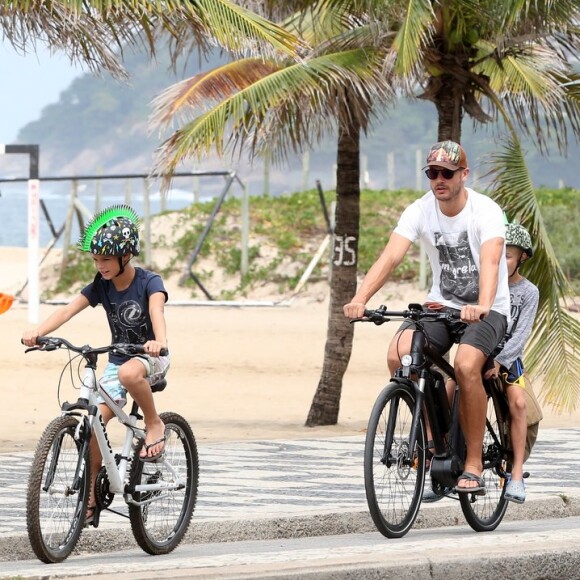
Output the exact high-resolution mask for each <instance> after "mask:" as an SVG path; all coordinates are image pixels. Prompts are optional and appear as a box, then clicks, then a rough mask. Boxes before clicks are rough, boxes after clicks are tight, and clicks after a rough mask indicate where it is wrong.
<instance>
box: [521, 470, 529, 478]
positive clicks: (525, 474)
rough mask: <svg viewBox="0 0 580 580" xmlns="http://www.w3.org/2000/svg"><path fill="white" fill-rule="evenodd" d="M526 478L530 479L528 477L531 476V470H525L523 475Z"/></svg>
mask: <svg viewBox="0 0 580 580" xmlns="http://www.w3.org/2000/svg"><path fill="white" fill-rule="evenodd" d="M522 477H523V478H524V479H528V477H530V472H529V471H524V474H523V476H522Z"/></svg>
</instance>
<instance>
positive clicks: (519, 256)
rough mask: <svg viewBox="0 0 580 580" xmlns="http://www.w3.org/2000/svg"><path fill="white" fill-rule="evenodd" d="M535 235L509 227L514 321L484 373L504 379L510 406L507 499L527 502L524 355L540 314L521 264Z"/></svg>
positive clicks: (534, 290)
mask: <svg viewBox="0 0 580 580" xmlns="http://www.w3.org/2000/svg"><path fill="white" fill-rule="evenodd" d="M532 253H533V252H532V238H531V236H530V234H529V233H528V231H527V230H526V229H525V228H524V227H523V226H521V225H519V224H508V225H507V228H506V260H507V266H508V275H509V278H508V282H509V289H510V303H511V322H510V324H509V326H508V330H507V333H506V335H505V338H504V341H503V342H502V344H500V346H499V348H500V349H501V350H500V352H499V354H497V355H496V356H495V359H494V365H493V367H492V368H490V369H489V370H487V371H486V372H485V374H484V376H485V378H486V379H489V378H494V377H499V378H500V379H501V380H502V383H503V385H504V389H505V391H506V395H507V398H508V401H509V408H510V435H511V442H512V448H513V454H514V457H513V465H512V471H511V479H510V481H509V483H508V485H507V487H506V491H505V496H504V497H505V499H507V500H509V501H513V502H515V503H523V502H524V501H525V499H526V490H525V486H524V479H523V473H524V458H525V451H526V435H527V429H528V426H527V420H526V399H525V389H526V383H525V378H524V365H523V363H522V356H523V353H524V347H525V344H526V341H527V340H528V337H529V335H530V332H531V330H532V325H533V323H534V318H535V317H536V310H537V308H538V301H539V291H538V288H537V287H536V286H535V285H534V284H532V283H531V282H530V281H529V280H528V279H527V278H524V277H523V276H522V275H521V274H520V272H519V268H520V266H521V265H522V264H523V263H524V262H525V261H526V260H528V259H529V258H531V257H532Z"/></svg>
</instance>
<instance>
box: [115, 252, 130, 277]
mask: <svg viewBox="0 0 580 580" xmlns="http://www.w3.org/2000/svg"><path fill="white" fill-rule="evenodd" d="M124 257H125V256H119V273H118V274H116V275H115V278H116V277H117V276H120V275H121V274H122V273H123V272H124V271H125V266H126V265H127V264H128V263H129V260H130V259H131V256H129V260H127V263H124V262H123V258H124Z"/></svg>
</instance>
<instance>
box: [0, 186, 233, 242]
mask: <svg viewBox="0 0 580 580" xmlns="http://www.w3.org/2000/svg"><path fill="white" fill-rule="evenodd" d="M52 185H53V184H46V185H45V184H43V183H42V181H41V183H40V198H41V199H42V200H43V202H44V204H45V206H46V209H47V212H48V215H49V216H50V220H51V221H52V224H53V226H54V229H55V230H56V231H57V232H58V231H59V230H60V229H61V227H62V226H63V225H64V223H65V221H66V216H67V212H68V208H69V204H70V192H69V191H66V187H64V188H63V190H61V191H55V190H54V189H53V188H52ZM27 187H28V186H27V184H26V183H17V184H16V183H11V184H6V183H4V184H0V246H15V247H26V246H27V245H28V239H27V224H28V221H27V220H28V217H27V212H28V189H27ZM68 187H70V185H69V186H68ZM81 188H82V186H81ZM232 189H233V188H232ZM143 195H144V194H143V192H142V191H134V192H131V194H130V196H129V198H127V195H126V194H125V193H122V192H121V193H118V194H117V193H106V194H105V193H102V194H100V196H99V197H100V208H101V209H103V208H105V207H108V206H110V205H113V204H119V203H126V202H129V203H130V205H131V206H132V207H133V208H134V209H135V211H136V212H137V213H138V214H139V215H142V214H143ZM216 195H219V193H215V194H213V193H209V194H205V195H203V196H201V199H202V200H207V199H212V198H213V197H215V196H216ZM78 197H79V199H80V201H81V202H82V204H83V205H84V206H85V207H86V208H87V209H88V210H89V211H91V212H94V211H95V209H96V193H95V192H94V191H93V192H90V191H81V192H79V194H78ZM195 197H196V196H195V194H194V192H193V191H184V190H179V189H173V190H171V191H170V192H169V193H168V194H167V195H166V196H165V200H164V203H163V204H162V200H161V195H160V194H159V192H158V191H157V192H150V194H149V206H150V212H151V215H155V214H156V213H160V212H161V211H162V209H165V210H179V209H183V208H185V207H187V206H188V205H190V204H191V203H193V201H194V200H195ZM83 220H84V221H86V220H85V218H84V217H83ZM79 235H80V231H79V227H78V219H77V217H76V214H75V217H74V218H73V230H72V235H71V243H75V242H76V241H77V240H78V237H79ZM52 240H53V234H52V231H51V228H50V226H49V222H48V220H47V218H46V216H45V214H44V212H43V211H42V208H41V209H40V246H41V248H42V247H46V246H47V245H48V244H49V243H51V242H52ZM56 247H62V235H61V236H60V237H59V239H58V241H57V243H56Z"/></svg>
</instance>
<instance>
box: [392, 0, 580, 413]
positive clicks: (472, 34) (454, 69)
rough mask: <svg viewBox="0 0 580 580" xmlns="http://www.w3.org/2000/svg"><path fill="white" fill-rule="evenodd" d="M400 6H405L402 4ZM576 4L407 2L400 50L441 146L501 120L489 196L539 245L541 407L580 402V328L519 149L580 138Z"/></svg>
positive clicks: (533, 361)
mask: <svg viewBox="0 0 580 580" xmlns="http://www.w3.org/2000/svg"><path fill="white" fill-rule="evenodd" d="M399 4H400V3H399ZM579 22H580V4H579V3H578V2H577V0H564V1H562V2H534V3H530V2H526V1H520V0H515V1H509V2H508V1H503V0H499V1H496V0H484V1H477V2H475V1H459V0H439V1H437V2H431V1H429V0H423V1H409V2H408V3H407V10H406V15H405V18H404V20H403V22H402V26H401V29H400V32H399V35H398V37H397V39H396V40H395V43H394V48H395V49H396V51H397V57H396V61H395V64H394V68H395V71H396V73H397V74H399V75H402V76H403V77H405V78H409V79H414V80H415V82H418V83H421V84H422V86H423V87H424V91H423V93H422V94H421V95H420V97H422V98H425V99H428V100H430V101H432V102H433V103H434V104H435V107H436V109H437V114H438V119H439V135H438V138H439V139H441V140H442V139H453V140H454V141H458V142H459V141H460V139H461V125H462V120H463V117H464V114H465V113H466V114H467V115H468V116H470V117H471V118H472V119H473V121H474V122H475V123H476V124H486V123H489V122H496V121H498V119H499V120H500V121H501V123H502V125H503V127H502V129H503V133H504V135H506V136H505V138H504V139H503V142H501V144H500V145H499V146H498V149H497V151H496V152H494V154H492V155H491V156H490V159H489V162H488V163H489V167H490V171H489V175H490V176H491V177H492V178H493V183H492V188H491V195H492V196H493V197H494V198H495V200H496V201H497V202H498V203H499V204H500V205H501V206H502V207H504V209H505V210H506V212H507V214H508V216H509V218H510V219H512V220H517V221H519V222H520V223H522V224H523V225H524V226H525V227H526V228H527V229H528V230H529V231H530V233H531V234H532V236H533V238H534V239H535V240H536V244H537V251H536V253H535V255H534V260H533V263H530V265H529V270H528V273H529V277H530V279H531V280H532V281H533V282H535V283H536V284H537V285H538V287H539V289H540V306H539V309H538V315H537V318H536V322H535V325H534V331H533V334H532V337H531V340H530V349H529V357H528V360H527V362H528V368H529V371H530V372H532V373H534V372H538V374H541V375H543V378H544V383H545V388H544V389H543V391H542V395H543V397H544V399H545V400H546V401H548V402H550V403H551V404H553V405H554V406H555V407H557V408H560V409H566V410H572V409H574V408H575V407H576V406H577V405H578V402H579V401H580V372H579V371H580V360H579V358H578V357H577V356H576V355H575V351H577V349H578V346H579V345H580V322H578V320H576V319H574V318H573V317H572V316H570V314H568V312H566V310H565V309H564V308H563V307H562V305H561V300H563V301H564V303H565V302H566V298H567V296H570V295H571V290H570V287H569V284H568V283H567V281H566V278H565V276H564V274H563V272H562V270H561V268H560V266H559V264H558V260H557V257H556V256H555V254H554V251H553V249H552V246H551V244H550V241H549V237H548V235H547V232H546V229H545V226H544V224H543V220H542V215H541V212H540V208H539V205H538V203H537V200H536V197H535V195H534V190H533V186H532V182H531V179H530V176H529V172H528V170H527V167H526V163H525V156H524V153H523V151H522V147H521V144H520V140H519V138H520V135H521V134H523V135H526V136H531V137H532V139H533V140H534V141H535V143H536V145H537V147H538V148H539V150H540V151H541V152H545V151H546V149H547V146H548V143H549V138H550V136H551V135H554V136H555V139H556V142H557V145H558V147H559V148H560V151H561V152H565V148H566V142H567V135H568V132H569V131H570V130H571V131H572V132H573V134H574V135H575V136H576V138H578V137H579V136H580V75H578V74H577V73H575V72H574V69H573V67H572V65H571V63H572V62H573V59H575V58H576V57H575V55H577V53H578V48H579V46H580V29H579V28H578V24H579Z"/></svg>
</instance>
